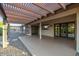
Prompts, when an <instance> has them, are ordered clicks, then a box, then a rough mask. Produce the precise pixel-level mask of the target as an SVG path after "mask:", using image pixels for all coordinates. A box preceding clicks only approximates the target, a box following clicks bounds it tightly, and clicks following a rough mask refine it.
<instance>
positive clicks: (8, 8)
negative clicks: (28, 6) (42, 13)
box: [4, 7, 38, 18]
mask: <svg viewBox="0 0 79 59" xmlns="http://www.w3.org/2000/svg"><path fill="white" fill-rule="evenodd" d="M4 9H5V10H10V11H14V12H16V13H20V14H23V15H26V16H29V17H34V18H38V17H36V16H34V15H31V14H29V15H28V14H27V12H24V11H18V10H16V9H14V8H10V7H4Z"/></svg>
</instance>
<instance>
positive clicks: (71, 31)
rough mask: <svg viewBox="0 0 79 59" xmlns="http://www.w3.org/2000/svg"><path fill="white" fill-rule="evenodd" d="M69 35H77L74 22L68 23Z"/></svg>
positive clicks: (72, 36)
mask: <svg viewBox="0 0 79 59" xmlns="http://www.w3.org/2000/svg"><path fill="white" fill-rule="evenodd" d="M68 37H69V38H74V37H75V24H74V23H69V24H68Z"/></svg>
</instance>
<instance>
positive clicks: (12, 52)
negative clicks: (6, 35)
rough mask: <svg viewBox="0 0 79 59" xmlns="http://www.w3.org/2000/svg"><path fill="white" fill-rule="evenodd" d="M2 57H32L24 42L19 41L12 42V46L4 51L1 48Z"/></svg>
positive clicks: (0, 54)
mask: <svg viewBox="0 0 79 59" xmlns="http://www.w3.org/2000/svg"><path fill="white" fill-rule="evenodd" d="M0 56H31V54H30V53H29V51H28V50H27V49H26V47H25V46H24V45H23V44H22V42H21V41H20V40H19V39H17V40H15V41H13V42H10V46H8V48H5V49H3V48H1V47H0Z"/></svg>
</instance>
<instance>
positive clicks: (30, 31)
mask: <svg viewBox="0 0 79 59" xmlns="http://www.w3.org/2000/svg"><path fill="white" fill-rule="evenodd" d="M29 34H30V36H31V35H32V30H31V25H29Z"/></svg>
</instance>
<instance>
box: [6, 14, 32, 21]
mask: <svg viewBox="0 0 79 59" xmlns="http://www.w3.org/2000/svg"><path fill="white" fill-rule="evenodd" d="M7 17H8V18H10V17H12V18H18V19H24V20H32V19H27V18H24V17H19V16H15V15H9V14H7Z"/></svg>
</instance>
